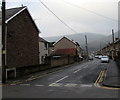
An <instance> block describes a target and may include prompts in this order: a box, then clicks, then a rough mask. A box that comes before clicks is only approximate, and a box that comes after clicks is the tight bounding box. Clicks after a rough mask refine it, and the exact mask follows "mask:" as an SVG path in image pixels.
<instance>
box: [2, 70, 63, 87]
mask: <svg viewBox="0 0 120 100" xmlns="http://www.w3.org/2000/svg"><path fill="white" fill-rule="evenodd" d="M59 71H63V70H62V69H60V70H56V71H53V72H52V71H51V72H49V73H44V74H42V75H35V76H31V77H29V78H28V79H26V80H21V81H20V80H18V81H14V82H13V83H11V84H1V85H0V86H9V85H17V84H22V83H25V82H29V81H32V80H35V79H38V78H40V77H44V76H47V75H49V74H52V73H55V72H59Z"/></svg>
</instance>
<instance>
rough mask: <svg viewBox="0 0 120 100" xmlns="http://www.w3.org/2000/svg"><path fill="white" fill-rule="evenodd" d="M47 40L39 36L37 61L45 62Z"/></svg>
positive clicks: (47, 46)
mask: <svg viewBox="0 0 120 100" xmlns="http://www.w3.org/2000/svg"><path fill="white" fill-rule="evenodd" d="M48 49H49V42H48V41H46V40H44V39H43V38H39V63H40V64H44V63H45V57H47V56H48Z"/></svg>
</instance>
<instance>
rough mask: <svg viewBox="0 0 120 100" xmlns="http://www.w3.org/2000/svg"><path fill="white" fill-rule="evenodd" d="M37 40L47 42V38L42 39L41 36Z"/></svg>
mask: <svg viewBox="0 0 120 100" xmlns="http://www.w3.org/2000/svg"><path fill="white" fill-rule="evenodd" d="M39 41H40V42H46V43H49V42H48V41H47V40H45V39H43V38H41V37H40V38H39Z"/></svg>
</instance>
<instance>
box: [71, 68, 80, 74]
mask: <svg viewBox="0 0 120 100" xmlns="http://www.w3.org/2000/svg"><path fill="white" fill-rule="evenodd" d="M80 70H81V69H78V70H76V71H74V72H73V73H74V74H75V73H77V72H79V71H80Z"/></svg>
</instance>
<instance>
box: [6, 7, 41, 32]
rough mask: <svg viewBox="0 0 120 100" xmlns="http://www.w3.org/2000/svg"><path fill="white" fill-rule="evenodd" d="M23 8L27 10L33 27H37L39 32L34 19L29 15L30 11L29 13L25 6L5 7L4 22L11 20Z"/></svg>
mask: <svg viewBox="0 0 120 100" xmlns="http://www.w3.org/2000/svg"><path fill="white" fill-rule="evenodd" d="M24 10H27V12H28V14H29V16H30V18H31V21H32V22H33V24H34V26H35V28H36V29H37V31H38V32H40V31H39V29H38V27H37V26H36V24H35V22H34V20H33V19H32V17H31V15H30V13H29V11H28V9H27V7H26V6H23V7H17V8H10V9H6V16H5V17H6V18H5V19H6V21H5V23H8V22H9V21H11V20H12V19H13V18H15V17H16V16H17V15H19V14H20V13H21V12H22V11H24Z"/></svg>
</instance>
